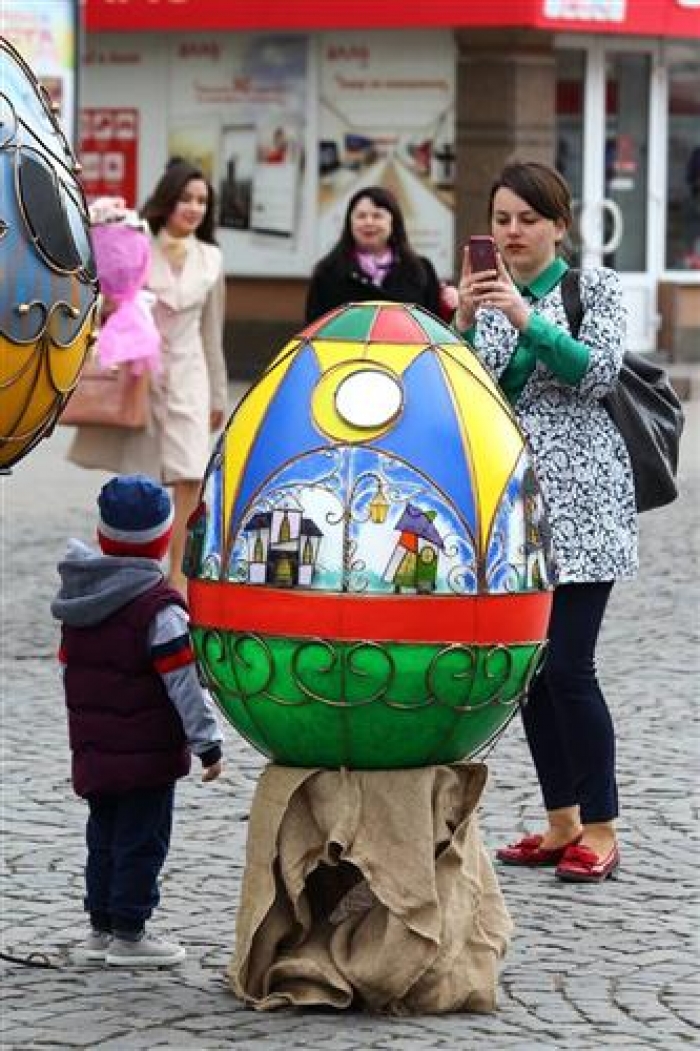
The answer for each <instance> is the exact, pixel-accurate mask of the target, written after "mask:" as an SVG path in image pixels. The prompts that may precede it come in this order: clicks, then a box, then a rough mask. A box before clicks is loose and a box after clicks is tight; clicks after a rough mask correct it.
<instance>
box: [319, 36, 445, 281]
mask: <svg viewBox="0 0 700 1051" xmlns="http://www.w3.org/2000/svg"><path fill="white" fill-rule="evenodd" d="M427 37H430V40H429V41H428V40H427V39H426V38H427ZM455 66H456V58H455V50H454V41H453V38H452V34H451V33H450V32H448V31H444V32H443V31H435V32H429V33H411V32H404V33H401V36H400V41H399V40H398V39H397V35H396V34H394V33H390V32H376V33H360V32H343V33H341V32H338V33H326V34H323V35H322V37H321V68H320V114H319V144H318V166H319V170H318V178H319V184H318V185H319V197H318V209H319V236H318V244H317V251H318V255H322V254H323V253H324V252H327V251H328V250H329V249H330V248H331V247H332V245H333V244H334V243H335V241H336V240H337V238H338V235H339V233H340V231H341V229H342V224H343V219H344V216H345V211H346V206H347V202H348V200H349V198H350V197H351V196H352V194H353V193H354V192H355V191H356V190H358V189H360V188H361V187H362V186H370V185H380V186H384V187H385V188H386V189H389V190H391V191H393V193H395V194H396V196H397V198H398V201H399V204H400V206H401V210H402V212H403V215H404V218H405V220H406V228H407V230H408V235H409V240H410V241H411V244H412V245H413V247H414V248H415V249H416V251H417V252H418V253H419V254H421V255H426V256H428V257H429V258H430V259H431V260H432V262H433V264H434V265H435V267H436V269H437V271H438V273H439V274H440V275H441V276H443V277H448V276H450V275H451V274H452V269H453V251H454V247H453V246H454V233H453V231H454V177H455V164H456V151H455Z"/></svg>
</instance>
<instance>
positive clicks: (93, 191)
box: [80, 107, 139, 208]
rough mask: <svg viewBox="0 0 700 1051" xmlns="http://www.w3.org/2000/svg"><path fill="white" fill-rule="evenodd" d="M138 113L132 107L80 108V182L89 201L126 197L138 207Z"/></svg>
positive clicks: (130, 205)
mask: <svg viewBox="0 0 700 1051" xmlns="http://www.w3.org/2000/svg"><path fill="white" fill-rule="evenodd" d="M138 144H139V114H138V110H136V109H132V108H110V107H105V108H102V109H95V108H84V109H81V111H80V163H81V164H82V166H83V171H82V175H81V181H82V184H83V189H84V190H85V193H86V195H87V197H88V199H89V200H90V201H93V200H95V198H96V197H103V196H107V197H123V198H124V200H125V201H126V203H127V206H128V207H129V208H135V207H136V206H137V204H138V202H137V199H136V192H137V191H136V187H137V178H136V174H137V156H138Z"/></svg>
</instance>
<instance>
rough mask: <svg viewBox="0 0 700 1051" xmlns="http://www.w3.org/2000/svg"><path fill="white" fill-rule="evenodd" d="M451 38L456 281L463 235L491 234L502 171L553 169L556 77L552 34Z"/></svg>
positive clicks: (464, 33)
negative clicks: (515, 165) (533, 165)
mask: <svg viewBox="0 0 700 1051" xmlns="http://www.w3.org/2000/svg"><path fill="white" fill-rule="evenodd" d="M455 39H456V43H457V51H458V59H457V187H456V194H457V210H456V226H455V241H456V244H455V267H456V270H455V272H456V275H458V274H459V269H460V266H461V255H462V246H463V244H464V242H465V240H466V237H467V235H468V234H470V233H487V232H488V224H487V218H486V208H487V203H488V192H489V188H490V186H491V183H492V181H493V179H494V177H495V175H496V174H497V173H498V172H499V171H500V169H501V168H502V167H503V165H504V164H505V163H506V162H507V161H508V160H512V159H515V158H516V157H517V158H518V159H520V160H538V161H544V162H545V163H548V164H552V163H554V156H555V88H556V77H555V63H554V49H553V37H552V34H551V33H547V32H542V31H533V30H502V29H501V30H473V29H463V30H457V31H456V32H455Z"/></svg>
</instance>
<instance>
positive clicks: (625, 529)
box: [474, 268, 638, 584]
mask: <svg viewBox="0 0 700 1051" xmlns="http://www.w3.org/2000/svg"><path fill="white" fill-rule="evenodd" d="M581 301H582V304H583V309H584V315H583V321H582V323H581V328H580V331H579V335H578V339H579V341H580V342H581V343H584V344H585V345H586V347H587V348H588V350H589V363H588V368H587V371H586V373H585V375H584V376H583V378H582V379H581V381H580V382H579V383H578V384H576V385H574V386H570V385H568V384H567V383H565V382H564V381H563V380H560V379H558V378H557V377H556V376H555V375H553V373H552V372H551V371H550V370H549V369H548V368H547V367H546V366H545V365H544V364H543V362H542V361H540V360H539V359H538V360H537V364H536V366H535V369H534V371H533V372H532V373H531V374H530V376H529V378H528V380H527V383H526V384H525V387H524V389H523V391H522V393H521V394H520V397H519V398H518V399H517V401H516V403H515V405H514V411H515V415H516V417H517V419H518V422H519V424H520V426H521V427H522V429H523V431H524V433H525V435H526V437H527V439H528V441H529V444H530V447H531V450H532V455H533V461H534V466H535V470H536V473H537V476H538V478H539V481H540V485H541V487H542V492H543V495H544V499H545V502H546V505H547V516H548V520H549V523H550V526H551V529H552V541H553V547H554V554H555V557H556V561H557V564H558V569H559V583H561V584H565V583H574V582H575V583H584V582H595V581H606V580H616V579H619V578H623V577H632V576H634V574H635V572H636V569H637V565H638V558H637V512H636V506H635V498H634V481H633V477H632V469H631V465H630V461H629V456H628V453H627V449H626V446H625V443H624V441H623V439H622V437H621V435H620V433H619V431H618V430H617V428H616V427H615V425H614V424H613V422H612V420H611V419H610V417H609V416H608V413H607V412H606V410H605V408H604V407H603V406H602V405H601V403H600V399H601V398H602V397H603V396H604V395H605V394H606V393H607V392H608V391H609V390H610V389H611V388H612V387H613V386H614V383H615V378H616V376H617V373H618V371H619V369H620V365H621V362H622V355H623V352H624V346H625V316H624V308H623V305H622V289H621V285H620V279H619V277H618V275H617V274H616V273H615V272H614V271H613V270H608V269H604V268H597V269H590V270H584V271H582V273H581ZM534 309H535V310H536V311H537V312H538V313H539V314H541V315H542V317H543V318H544V319H547V320H548V321H550V322H553V323H554V324H555V325H557V326H558V327H559V328H561V329H563V330H564V332H567V333H568V331H569V328H568V323H567V320H566V313H565V311H564V306H563V303H562V298H561V290H560V286H559V285H558V284H557V285H555V287H554V288H553V289H552V290H551V291H550V292H548V293H547V294H546V295H545V296H543V297H542V299H540V300H538V302H537V303H536V304H535V306H534ZM517 342H518V332H517V330H516V329H515V328H514V327H513V326H512V325H511V324H510V322H509V321H508V320H507V318H506V317H505V315H504V314H502V313H501V311H499V310H488V309H481V310H480V311H479V312H478V315H477V323H476V331H475V334H474V345H475V349H476V351H477V353H478V355H479V357H480V358H481V360H482V361H483V362H484V364H486V365H487V366H488V367H489V368H490V369H491V371H492V372H493V373H494V375H495V376H496V378H497V379H498V377H500V376H501V374H502V373H503V371H504V369H505V368H506V366H507V365H508V362H509V361H510V359H511V357H512V356H513V353H514V351H515V349H516V345H517Z"/></svg>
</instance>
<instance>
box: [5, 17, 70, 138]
mask: <svg viewBox="0 0 700 1051" xmlns="http://www.w3.org/2000/svg"><path fill="white" fill-rule="evenodd" d="M0 35H1V36H4V37H5V38H6V39H7V40H9V41H10V43H11V44H12V45H13V46H14V47H16V48H17V50H18V51H19V52H20V54H21V55H22V58H23V59H24V60H25V62H27V63H28V64H29V66H30V67H31V69H32V71H33V73H34V74H35V76H36V77H37V78H38V80H40V81H41V83H42V84H43V85H44V87H45V88H46V90H47V91H48V93H49V94H50V96H51V98H52V100H53V102H55V103H56V105H57V106H58V110H59V117H60V120H61V126H62V128H63V130H64V132H65V134H66V137H67V138H68V139H69V141H70V142H72V143H74V142H75V133H76V127H75V97H76V94H75V70H76V62H77V58H76V53H77V40H76V3H75V0H51V2H50V3H27V0H2V2H1V3H0Z"/></svg>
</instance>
